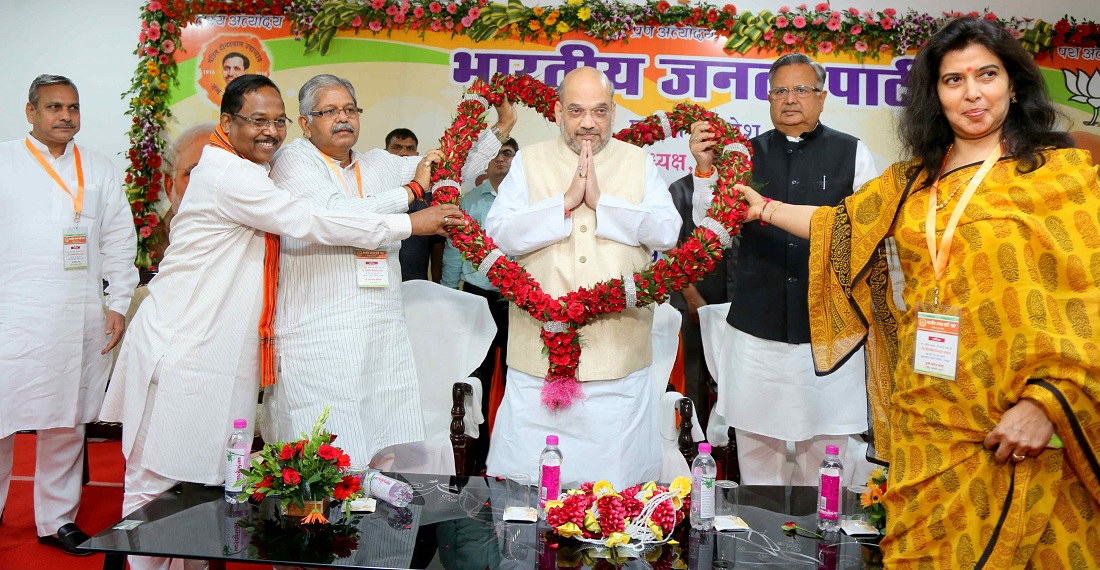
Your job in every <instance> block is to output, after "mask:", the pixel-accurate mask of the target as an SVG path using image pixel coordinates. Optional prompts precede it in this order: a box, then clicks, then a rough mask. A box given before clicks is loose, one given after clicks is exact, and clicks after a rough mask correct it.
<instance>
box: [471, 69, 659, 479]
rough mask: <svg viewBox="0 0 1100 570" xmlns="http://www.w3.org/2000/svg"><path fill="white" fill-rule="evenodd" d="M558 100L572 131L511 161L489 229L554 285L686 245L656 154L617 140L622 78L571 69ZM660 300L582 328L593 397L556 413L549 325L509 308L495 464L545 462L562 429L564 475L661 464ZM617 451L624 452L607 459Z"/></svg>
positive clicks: (565, 129)
mask: <svg viewBox="0 0 1100 570" xmlns="http://www.w3.org/2000/svg"><path fill="white" fill-rule="evenodd" d="M558 92H559V101H558V102H557V103H556V104H555V114H556V116H557V123H558V125H560V127H561V132H562V135H561V137H558V138H555V139H553V140H550V141H545V142H541V143H536V144H533V145H531V146H528V147H526V148H524V149H523V150H522V151H520V152H519V153H518V154H516V156H515V158H513V161H512V169H511V171H510V172H509V173H508V176H507V177H506V178H505V179H504V182H503V183H501V185H500V188H499V193H498V196H497V199H496V201H495V202H494V203H493V207H492V209H491V210H490V211H489V215H488V216H487V218H486V220H485V226H486V230H487V232H488V234H489V236H490V237H492V238H493V240H494V241H495V242H496V244H497V246H498V247H499V248H500V250H501V251H502V252H504V253H505V254H508V255H515V256H516V259H517V261H518V262H519V263H520V264H521V265H523V266H524V267H525V268H526V269H527V271H529V272H530V273H531V275H532V276H533V277H534V278H535V279H536V280H538V281H539V283H540V284H541V285H542V288H543V290H544V291H546V292H547V293H548V294H550V295H552V296H555V297H557V296H560V295H563V294H565V293H568V292H570V291H572V290H575V289H577V288H578V287H583V286H590V285H593V284H595V283H598V282H601V281H604V280H607V279H611V278H613V277H619V276H622V275H631V274H633V273H634V272H635V271H637V270H639V269H641V268H642V267H644V266H645V265H646V264H648V263H649V262H650V261H651V260H652V252H653V251H664V250H667V249H669V248H671V247H672V246H673V245H674V244H675V243H676V238H677V236H678V233H679V230H680V215H679V214H678V213H677V211H676V207H675V206H674V205H673V203H672V197H671V196H670V195H669V193H668V186H667V185H666V184H665V182H664V181H663V180H662V179H661V177H660V175H659V174H658V170H657V166H656V165H655V164H654V163H653V160H652V159H651V157H650V156H649V153H647V152H645V151H644V150H642V149H639V148H637V147H634V146H633V145H630V144H627V143H623V142H621V141H618V140H615V139H612V138H611V134H612V125H613V124H614V119H615V103H614V100H613V95H614V88H613V87H612V85H611V82H610V80H608V78H607V77H606V76H605V75H604V74H603V73H602V72H600V71H599V70H597V69H594V68H591V67H581V68H578V69H575V70H573V71H571V72H569V73H568V74H567V75H566V76H565V78H564V79H563V81H562V84H561V86H560V87H559V91H558ZM652 321H653V309H652V308H650V307H647V308H644V309H639V308H627V309H625V310H623V311H622V312H620V313H618V314H614V315H605V316H602V317H599V318H597V319H594V321H592V322H590V323H589V324H587V325H585V326H584V327H582V328H581V329H579V332H580V335H581V344H582V346H583V347H584V352H583V354H582V355H581V360H580V366H579V367H578V369H577V379H578V380H579V381H580V382H581V385H582V387H583V392H584V397H583V399H574V401H573V404H572V405H570V406H569V407H566V408H564V409H559V410H558V411H556V412H551V411H549V410H548V409H547V408H545V407H544V406H542V405H541V403H540V393H541V390H542V387H543V378H544V377H545V376H546V373H547V357H546V355H544V354H543V352H542V346H543V345H542V341H541V330H542V328H541V325H540V323H539V322H538V321H536V320H535V319H534V318H533V317H531V316H530V315H528V314H527V313H526V312H523V311H520V310H518V309H516V308H515V307H514V306H513V307H511V309H510V318H509V325H508V381H507V388H506V389H505V394H504V401H503V403H502V404H501V407H500V409H499V410H498V411H497V419H496V425H495V426H494V429H495V431H496V432H497V433H498V434H503V437H500V436H498V437H494V438H492V443H491V444H490V449H489V459H488V471H487V472H488V474H489V475H507V474H509V473H512V472H525V473H528V474H531V475H532V476H533V475H534V474H535V473H536V471H537V468H538V458H539V450H540V449H542V447H543V442H544V440H545V437H546V436H547V435H549V434H554V435H558V436H559V439H560V442H561V443H560V446H561V450H562V453H563V455H564V456H565V457H566V458H567V459H566V461H565V463H564V464H563V466H562V473H561V477H562V481H563V482H573V481H586V480H600V479H607V480H609V481H610V482H611V483H612V484H613V485H615V487H616V488H620V489H621V488H623V487H624V486H628V485H630V484H633V483H637V482H642V481H648V480H653V479H656V478H657V477H658V476H659V475H660V470H661V451H660V447H659V444H658V439H659V435H658V425H657V402H656V400H655V397H654V396H655V393H656V392H655V390H654V389H653V388H652V380H651V379H650V377H649V365H650V363H651V361H652V348H651V342H650V336H651V331H652ZM603 458H614V459H615V460H614V461H601V459H603Z"/></svg>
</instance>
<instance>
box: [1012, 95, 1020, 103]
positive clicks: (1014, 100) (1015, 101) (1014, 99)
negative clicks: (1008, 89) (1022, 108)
mask: <svg viewBox="0 0 1100 570" xmlns="http://www.w3.org/2000/svg"><path fill="white" fill-rule="evenodd" d="M1012 102H1013V103H1019V101H1017V100H1016V96H1015V95H1013V96H1012Z"/></svg>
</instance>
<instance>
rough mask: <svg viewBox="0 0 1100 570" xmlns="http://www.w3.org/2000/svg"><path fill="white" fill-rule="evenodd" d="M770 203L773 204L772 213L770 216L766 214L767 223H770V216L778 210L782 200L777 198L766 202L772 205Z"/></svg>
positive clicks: (773, 215)
mask: <svg viewBox="0 0 1100 570" xmlns="http://www.w3.org/2000/svg"><path fill="white" fill-rule="evenodd" d="M772 204H775V207H774V208H772V214H771V215H770V216H768V223H769V224H770V223H772V218H774V217H775V211H776V210H778V209H779V207H780V206H782V205H783V202H780V201H779V200H772V201H771V202H768V205H769V206H770V205H772ZM763 213H764V212H761V214H763Z"/></svg>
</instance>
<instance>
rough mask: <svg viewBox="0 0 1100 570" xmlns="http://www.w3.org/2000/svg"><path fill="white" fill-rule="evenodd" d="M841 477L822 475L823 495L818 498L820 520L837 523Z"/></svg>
mask: <svg viewBox="0 0 1100 570" xmlns="http://www.w3.org/2000/svg"><path fill="white" fill-rule="evenodd" d="M839 504H840V476H839V475H828V474H826V473H824V472H822V474H821V495H820V496H819V497H818V504H817V516H818V518H820V519H824V520H829V521H835V520H837V518H838V515H839V511H840V508H839Z"/></svg>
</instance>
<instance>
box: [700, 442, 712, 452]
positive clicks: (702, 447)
mask: <svg viewBox="0 0 1100 570" xmlns="http://www.w3.org/2000/svg"><path fill="white" fill-rule="evenodd" d="M699 453H710V444H709V443H700V444H699Z"/></svg>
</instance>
